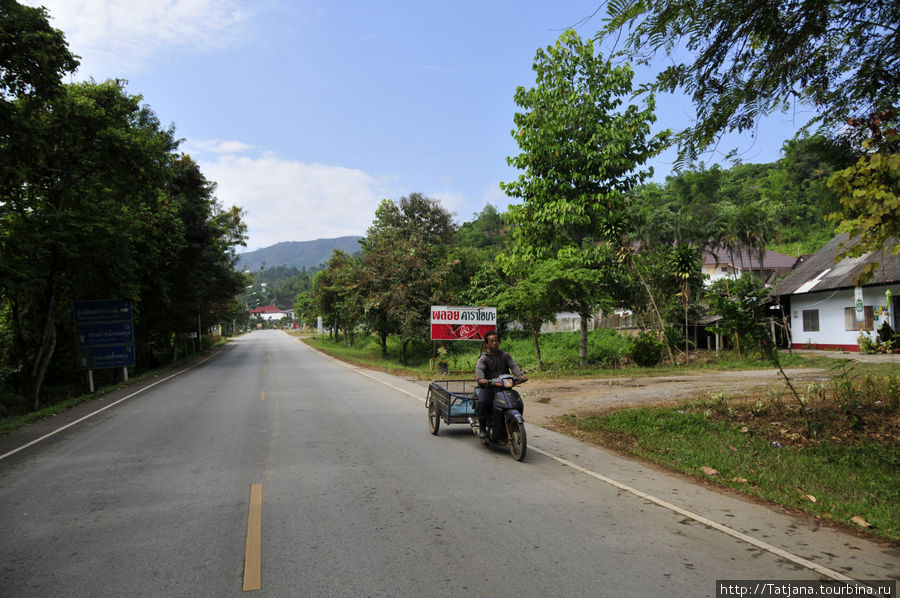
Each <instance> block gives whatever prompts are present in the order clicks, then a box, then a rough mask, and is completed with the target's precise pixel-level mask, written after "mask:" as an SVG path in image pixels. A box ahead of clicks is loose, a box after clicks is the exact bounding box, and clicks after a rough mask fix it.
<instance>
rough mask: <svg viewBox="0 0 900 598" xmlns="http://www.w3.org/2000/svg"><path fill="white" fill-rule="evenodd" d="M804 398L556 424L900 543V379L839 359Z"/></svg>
mask: <svg viewBox="0 0 900 598" xmlns="http://www.w3.org/2000/svg"><path fill="white" fill-rule="evenodd" d="M832 368H833V371H832V372H831V374H832V377H831V379H830V380H829V381H825V382H816V381H813V382H810V383H808V384H807V385H805V386H804V387H803V388H802V389H801V392H800V400H799V401H797V400H796V399H795V397H794V395H793V394H792V393H791V392H790V391H788V390H787V388H785V386H784V385H782V384H779V385H770V386H769V387H767V388H766V390H765V391H764V392H762V393H753V394H747V395H742V396H727V395H726V394H724V393H718V394H714V395H707V396H703V397H698V398H696V399H694V400H691V401H685V402H680V403H676V404H666V405H655V406H641V407H630V408H624V409H615V410H611V411H608V412H604V413H598V414H596V415H592V416H588V417H576V416H574V415H567V416H563V417H560V418H557V419H556V420H555V422H554V425H553V426H552V427H553V428H554V429H556V430H558V431H560V432H563V433H566V434H570V435H573V436H575V437H577V438H579V439H581V440H583V441H586V442H590V443H592V444H596V445H599V446H604V447H607V448H611V449H614V450H617V451H621V452H624V453H627V454H630V455H634V456H637V457H640V458H642V459H647V460H648V461H652V462H653V463H656V464H658V465H661V466H663V467H665V468H668V469H671V470H674V471H678V472H682V473H685V474H689V475H691V476H694V477H697V478H700V479H702V480H704V481H706V482H709V483H711V484H714V485H717V486H722V487H726V488H730V489H732V490H735V491H738V492H741V493H743V494H747V495H749V496H752V497H755V498H759V499H762V500H765V501H768V502H772V503H775V504H779V505H783V506H784V507H786V508H789V509H794V510H797V511H802V512H804V513H808V514H810V515H812V516H814V517H816V518H817V519H820V520H822V521H823V522H834V523H836V524H839V525H843V526H847V527H850V528H854V529H856V530H862V531H865V532H866V533H868V534H870V535H872V536H875V537H877V538H881V539H884V540H887V541H889V542H891V543H893V544H895V545H897V544H900V511H898V509H897V505H898V504H900V377H898V375H897V372H896V366H895V365H892V364H855V365H853V366H850V365H848V363H847V362H846V361H843V360H841V361H839V362H838V363H837V365H832Z"/></svg>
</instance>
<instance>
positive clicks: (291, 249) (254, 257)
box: [237, 236, 361, 272]
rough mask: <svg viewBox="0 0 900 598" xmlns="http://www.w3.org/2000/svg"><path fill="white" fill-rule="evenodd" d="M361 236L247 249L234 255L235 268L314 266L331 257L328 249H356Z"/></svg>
mask: <svg viewBox="0 0 900 598" xmlns="http://www.w3.org/2000/svg"><path fill="white" fill-rule="evenodd" d="M360 239H361V237H354V236H348V237H336V238H334V239H316V240H315V241H285V242H283V243H276V244H275V245H270V246H269V247H263V248H262V249H257V250H255V251H247V252H245V253H241V254H239V255H238V258H239V259H238V264H237V267H238V268H239V269H240V270H249V271H250V272H254V271H256V270H259V269H260V268H263V267H265V268H274V267H276V266H287V267H289V268H301V269H302V268H318V267H319V266H321V265H322V264H324V263H325V262H326V261H328V258H329V257H330V256H331V253H332V251H334V250H335V249H340V250H341V251H344V252H346V253H351V254H352V253H356V252H357V251H359V240H360Z"/></svg>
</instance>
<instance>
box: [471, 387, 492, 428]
mask: <svg viewBox="0 0 900 598" xmlns="http://www.w3.org/2000/svg"><path fill="white" fill-rule="evenodd" d="M495 393H496V391H495V390H494V389H493V388H491V387H490V386H484V387H481V388H479V389H478V404H477V405H476V406H475V415H477V416H478V419H480V420H487V418H489V417H491V407H493V406H494V394H495Z"/></svg>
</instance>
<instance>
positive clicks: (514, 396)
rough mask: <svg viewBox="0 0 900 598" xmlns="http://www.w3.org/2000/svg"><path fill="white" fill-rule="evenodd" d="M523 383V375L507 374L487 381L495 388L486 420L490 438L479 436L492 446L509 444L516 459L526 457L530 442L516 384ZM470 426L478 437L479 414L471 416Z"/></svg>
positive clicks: (484, 442)
mask: <svg viewBox="0 0 900 598" xmlns="http://www.w3.org/2000/svg"><path fill="white" fill-rule="evenodd" d="M522 382H524V380H522V379H521V378H517V377H516V376H512V375H510V374H504V375H502V376H500V377H499V378H494V379H493V380H489V381H488V385H489V386H491V387H493V388H495V389H496V390H495V391H494V404H493V408H492V409H491V417H488V418H487V421H486V422H485V431H486V432H487V438H479V440H481V444H483V445H484V446H490V445H491V444H496V445H498V446H509V453H510V454H511V455H512V456H513V459H515V460H516V461H521V460H522V459H524V458H525V451H526V450H527V448H528V441H527V439H526V435H525V418H524V417H522V414H523V413H524V411H525V404H524V403H523V402H522V397H521V396H519V393H518V392H516V391H515V390H513V387H515V386H518V385H519V384H521V383H522ZM469 425H470V426H471V427H472V431H473V432H474V433H475V436H478V431H479V426H478V417H476V416H471V417H469Z"/></svg>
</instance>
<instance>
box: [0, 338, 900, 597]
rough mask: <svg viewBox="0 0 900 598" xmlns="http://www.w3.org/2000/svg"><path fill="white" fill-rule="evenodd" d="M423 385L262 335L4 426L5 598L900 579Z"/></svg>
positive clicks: (719, 500) (694, 589)
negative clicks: (491, 440) (518, 429)
mask: <svg viewBox="0 0 900 598" xmlns="http://www.w3.org/2000/svg"><path fill="white" fill-rule="evenodd" d="M523 388H524V387H523ZM524 390H525V392H526V393H527V388H524ZM135 392H137V394H134V393H135ZM424 396H425V392H424V388H423V387H422V385H421V383H416V382H413V381H408V380H402V379H398V378H394V377H391V376H387V375H384V374H379V373H373V372H367V371H364V370H359V369H357V368H352V367H347V366H345V365H342V364H339V363H337V362H335V361H333V360H331V359H328V358H326V357H323V356H321V355H320V354H318V353H316V352H314V351H313V350H311V349H309V348H307V347H306V346H305V345H303V344H302V343H300V342H299V341H298V340H297V339H295V338H293V337H291V336H289V335H286V334H284V333H282V332H279V331H261V332H254V333H252V334H248V335H245V336H244V337H241V338H239V339H236V340H234V341H233V342H231V343H229V345H228V346H227V347H226V348H224V349H223V350H221V351H219V352H218V353H216V354H215V355H214V356H213V357H211V358H209V359H207V360H205V361H203V362H202V363H199V364H197V365H196V366H194V367H192V368H191V369H189V370H187V371H184V372H182V373H179V374H178V375H175V376H173V377H161V378H159V379H157V380H153V381H148V382H145V383H142V384H139V385H134V386H130V387H128V388H126V389H122V390H120V391H116V393H113V394H112V395H110V396H109V397H107V398H106V399H105V400H104V401H101V402H98V403H96V404H92V405H91V406H84V407H82V408H81V409H80V410H79V411H77V412H73V413H72V414H68V415H66V416H59V417H58V418H53V419H52V420H51V421H49V422H44V423H43V424H41V426H38V427H33V428H32V429H30V430H24V431H22V432H19V433H17V434H14V435H11V436H9V437H7V438H4V439H3V442H2V443H0V567H2V574H0V596H10V597H12V596H15V597H20V596H41V597H42V596H90V597H96V596H116V597H119V596H215V597H221V596H239V595H260V596H391V597H403V596H410V597H413V596H414V597H417V598H418V597H421V596H462V595H470V596H492V597H505V596H510V597H512V596H515V597H523V596H542V597H543V596H643V597H647V596H715V595H716V581H717V580H725V579H743V580H746V579H762V580H809V579H822V580H829V579H850V578H852V579H856V580H876V579H897V578H898V577H900V570H898V567H900V551H897V550H895V549H892V548H889V547H886V546H884V545H879V544H877V543H875V542H871V541H869V540H866V539H863V538H859V537H856V536H853V535H850V534H847V533H845V532H841V531H838V530H834V529H830V528H827V527H819V526H818V525H816V523H815V522H814V521H812V520H809V519H806V518H799V517H794V516H792V515H790V514H787V513H783V512H779V511H776V510H773V509H771V508H768V507H764V506H759V505H754V504H752V503H750V502H747V501H744V500H742V499H740V498H738V497H734V496H730V495H727V494H723V493H720V492H715V491H711V490H708V489H704V488H702V487H699V486H696V485H694V484H692V483H690V482H688V481H686V480H684V479H681V478H679V477H676V476H671V475H668V474H666V473H663V472H660V471H658V470H655V469H652V468H650V467H648V466H646V465H642V464H640V463H637V462H634V461H631V460H628V459H623V458H621V457H618V456H615V455H612V454H609V453H607V452H605V451H602V450H599V449H595V448H591V447H587V446H584V445H582V444H580V443H578V442H577V441H575V440H573V439H570V438H566V437H563V436H560V435H558V434H555V433H553V432H550V431H548V430H545V429H543V428H540V427H537V426H528V427H527V430H528V440H529V452H528V456H527V457H526V459H525V462H523V463H518V462H516V461H514V460H513V459H512V458H511V457H510V455H509V453H508V452H507V451H505V450H501V449H499V448H493V449H488V448H484V447H482V446H481V445H480V444H479V443H478V441H477V439H476V438H475V437H474V436H473V435H472V433H471V432H470V431H469V430H468V428H467V427H464V426H462V425H450V426H447V425H445V426H442V427H441V430H440V434H439V435H438V436H432V435H431V434H430V433H429V431H428V426H427V419H426V412H425V407H424V402H423V399H424ZM526 404H527V403H526ZM102 407H106V408H105V410H103V411H100V412H99V413H95V414H93V415H90V413H91V412H96V411H97V410H98V409H100V408H102ZM84 416H87V417H86V418H84V419H80V421H74V422H73V420H74V419H76V418H82V417H84ZM525 418H526V422H527V420H528V412H527V407H526V413H525ZM69 423H72V425H69V427H66V428H64V429H62V430H61V431H58V432H55V430H59V429H60V428H61V427H62V426H63V425H68V424H69ZM48 433H49V434H50V435H49V436H46V437H44V438H43V439H40V438H39V437H40V436H43V435H44V434H48ZM29 442H31V443H30V444H29Z"/></svg>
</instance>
